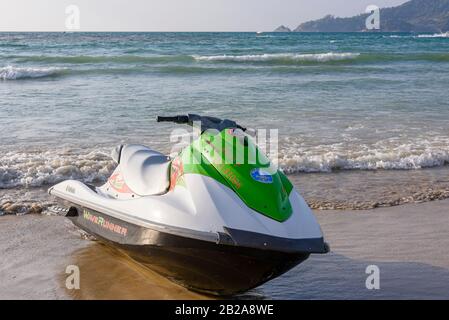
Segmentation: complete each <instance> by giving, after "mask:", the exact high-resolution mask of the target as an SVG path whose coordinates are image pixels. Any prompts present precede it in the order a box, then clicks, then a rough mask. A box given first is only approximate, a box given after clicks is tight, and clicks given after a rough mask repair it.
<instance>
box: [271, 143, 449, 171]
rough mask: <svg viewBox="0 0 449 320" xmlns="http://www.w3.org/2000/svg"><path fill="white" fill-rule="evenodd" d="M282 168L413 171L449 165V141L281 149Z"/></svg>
mask: <svg viewBox="0 0 449 320" xmlns="http://www.w3.org/2000/svg"><path fill="white" fill-rule="evenodd" d="M279 164H280V167H281V168H282V169H283V170H284V171H285V172H286V173H297V172H332V171H334V170H378V169H384V170H412V169H422V168H430V167H440V166H443V165H447V164H449V143H448V144H446V145H444V144H441V145H437V144H435V145H434V146H427V147H426V146H419V147H417V146H416V144H415V143H410V144H401V145H398V146H391V145H382V144H380V143H379V144H374V145H370V146H368V145H359V146H356V147H354V146H353V147H352V148H348V147H347V146H345V145H344V144H341V143H340V144H335V145H331V146H328V145H327V146H321V147H313V148H298V149H296V150H292V148H289V149H287V150H283V151H281V157H280V160H279Z"/></svg>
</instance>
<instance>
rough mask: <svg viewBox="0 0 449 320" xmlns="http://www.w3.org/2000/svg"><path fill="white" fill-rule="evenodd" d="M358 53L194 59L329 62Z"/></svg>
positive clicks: (201, 57)
mask: <svg viewBox="0 0 449 320" xmlns="http://www.w3.org/2000/svg"><path fill="white" fill-rule="evenodd" d="M359 55H360V53H350V52H344V53H335V52H328V53H305V54H296V53H265V54H248V55H226V54H224V55H215V56H200V55H194V56H193V58H194V59H195V60H196V61H224V62H226V61H228V62H248V61H254V62H257V61H268V62H269V61H272V62H276V61H279V62H288V61H291V62H298V61H304V62H329V61H342V60H351V59H355V58H357V57H358V56H359Z"/></svg>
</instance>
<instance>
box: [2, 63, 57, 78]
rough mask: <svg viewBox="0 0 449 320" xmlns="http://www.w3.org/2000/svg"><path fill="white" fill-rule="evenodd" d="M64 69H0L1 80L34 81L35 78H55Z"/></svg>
mask: <svg viewBox="0 0 449 320" xmlns="http://www.w3.org/2000/svg"><path fill="white" fill-rule="evenodd" d="M62 70H63V69H61V68H54V67H48V68H21V67H13V66H7V67H4V68H0V79H1V80H19V79H34V78H44V77H50V76H54V75H56V74H58V73H60V72H61V71H62Z"/></svg>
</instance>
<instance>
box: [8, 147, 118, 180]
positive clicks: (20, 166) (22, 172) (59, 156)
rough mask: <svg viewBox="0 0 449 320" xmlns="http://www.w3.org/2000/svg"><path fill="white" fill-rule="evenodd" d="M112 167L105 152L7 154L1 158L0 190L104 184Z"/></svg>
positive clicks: (110, 160) (62, 151)
mask: <svg viewBox="0 0 449 320" xmlns="http://www.w3.org/2000/svg"><path fill="white" fill-rule="evenodd" d="M114 167H115V165H114V163H113V161H112V159H111V158H110V156H109V152H108V151H104V152H103V151H92V152H88V153H81V154H77V153H72V152H70V151H67V150H59V151H45V152H7V153H4V154H1V155H0V188H15V187H38V186H45V185H50V184H54V183H57V182H60V181H63V180H66V179H77V180H81V181H84V182H95V181H105V180H106V179H107V177H108V176H109V175H110V173H111V172H112V170H113V169H114Z"/></svg>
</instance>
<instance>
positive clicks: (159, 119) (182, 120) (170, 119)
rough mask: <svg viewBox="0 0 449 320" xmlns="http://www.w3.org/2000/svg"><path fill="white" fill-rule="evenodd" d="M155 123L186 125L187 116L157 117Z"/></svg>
mask: <svg viewBox="0 0 449 320" xmlns="http://www.w3.org/2000/svg"><path fill="white" fill-rule="evenodd" d="M157 122H175V123H188V122H189V117H188V116H174V117H162V116H158V117H157Z"/></svg>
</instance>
